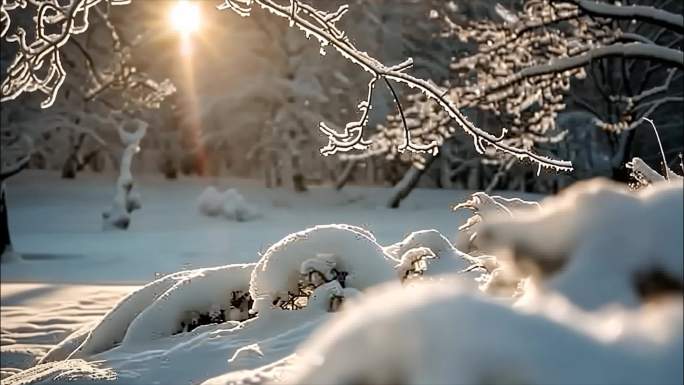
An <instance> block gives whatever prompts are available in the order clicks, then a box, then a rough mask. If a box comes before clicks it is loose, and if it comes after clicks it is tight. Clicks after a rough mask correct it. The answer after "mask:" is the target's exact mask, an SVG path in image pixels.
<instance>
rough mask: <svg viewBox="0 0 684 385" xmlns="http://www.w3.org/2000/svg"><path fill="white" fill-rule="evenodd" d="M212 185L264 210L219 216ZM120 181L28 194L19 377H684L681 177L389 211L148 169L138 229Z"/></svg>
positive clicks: (6, 327)
mask: <svg viewBox="0 0 684 385" xmlns="http://www.w3.org/2000/svg"><path fill="white" fill-rule="evenodd" d="M210 184H212V185H216V187H217V190H218V191H225V190H226V189H227V188H236V189H237V191H239V193H240V195H241V197H242V198H240V199H238V200H235V199H230V203H231V206H230V208H231V210H232V208H235V202H238V201H239V203H240V205H243V204H245V203H248V204H250V205H253V206H252V207H253V208H254V210H255V211H258V212H259V216H257V217H255V218H253V220H252V221H245V222H236V221H232V220H230V219H231V218H232V219H235V218H234V217H232V216H231V215H219V216H214V217H211V216H206V215H205V214H207V210H206V206H203V203H207V201H205V200H204V199H203V200H201V201H200V202H198V201H197V197H198V196H199V195H200V194H202V192H203V191H205V194H202V195H203V196H204V198H206V195H207V194H206V191H207V190H205V188H206V186H208V185H210ZM48 186H49V187H48ZM110 186H111V184H109V183H107V178H103V177H101V176H84V177H82V178H81V179H80V180H79V181H76V182H65V181H62V180H59V179H58V178H57V177H56V176H54V175H47V174H33V175H30V174H29V175H24V176H22V179H18V180H16V181H15V183H14V184H13V185H11V186H10V194H11V195H10V218H11V221H12V230H13V233H14V239H15V244H16V245H15V246H16V249H17V250H18V251H19V253H20V254H23V258H21V259H17V260H13V261H10V262H5V263H3V272H2V279H3V283H2V289H3V290H2V291H3V293H2V304H3V311H2V329H3V330H2V345H3V346H2V352H3V354H2V358H3V360H2V361H3V364H2V367H3V376H6V375H9V374H12V373H16V374H14V375H12V376H9V377H5V378H4V381H3V385H18V384H66V383H69V384H86V383H87V384H93V383H95V384H106V383H115V384H125V385H135V384H169V385H175V384H203V385H225V384H261V383H274V382H275V383H297V384H310V383H316V384H340V385H342V384H350V383H366V384H391V383H405V384H424V383H429V384H453V383H458V384H461V383H462V384H470V383H478V384H481V383H530V384H548V383H578V384H579V383H582V384H590V383H591V384H597V383H602V384H614V383H631V384H642V383H653V384H670V383H682V381H683V378H682V359H683V358H684V348H683V338H682V337H683V334H684V333H682V297H681V295H682V286H683V284H684V277H683V275H684V256H683V254H684V252H683V245H682V237H681V234H682V232H683V231H684V224H683V222H684V220H683V218H682V215H681V214H682V213H683V211H684V209H683V207H682V186H681V181H679V180H678V181H675V182H672V183H667V182H662V183H660V184H657V185H655V186H653V187H646V188H644V189H643V190H642V191H640V192H632V191H628V190H627V189H626V187H625V186H623V185H617V184H613V183H608V182H606V181H591V182H583V183H578V184H577V185H575V186H573V187H571V188H569V189H567V190H566V191H564V192H563V193H562V194H560V195H559V196H557V197H550V198H547V199H544V200H543V201H542V202H541V205H540V206H537V205H533V204H529V203H524V202H520V201H511V200H506V199H503V198H501V197H489V196H486V195H476V196H470V195H469V194H466V193H464V192H461V193H455V192H453V191H428V190H419V191H416V193H415V194H413V195H412V196H411V198H410V199H409V200H408V201H407V202H406V204H405V205H404V207H403V208H402V209H400V210H387V209H384V208H382V203H383V202H384V200H385V199H386V196H387V194H388V190H387V189H381V188H350V189H348V190H346V191H343V192H334V191H331V190H330V189H328V188H324V187H321V188H314V189H312V191H310V192H308V193H306V194H302V195H297V194H293V193H289V192H287V191H284V190H267V189H264V188H261V187H259V186H258V184H255V183H250V182H249V181H237V180H231V181H225V180H224V181H210V180H196V179H188V180H181V181H177V182H167V181H163V180H161V179H155V178H142V179H140V183H139V186H140V190H141V192H142V197H143V210H141V211H136V212H135V213H134V214H133V218H132V220H133V222H132V225H131V227H130V229H129V231H128V232H119V231H105V232H103V231H102V230H101V229H100V227H99V226H101V221H100V218H99V216H98V214H99V212H100V211H101V207H102V206H101V203H100V199H101V197H103V198H102V199H104V200H105V201H106V196H107V195H108V194H107V193H108V192H109V191H110V190H109V189H108V187H110ZM209 195H211V196H213V197H219V198H221V199H218V200H216V199H210V200H211V201H217V202H219V201H220V202H219V203H221V202H223V200H224V199H223V198H222V197H220V196H219V195H221V194H216V193H215V192H211V194H209ZM228 195H230V196H231V197H235V196H237V195H236V194H235V193H233V192H231V193H230V194H228ZM228 195H226V196H228ZM13 197H14V198H13ZM464 201H468V203H467V204H466V205H465V207H466V208H469V209H471V210H473V214H474V215H473V216H472V217H471V218H470V219H469V220H468V224H467V226H465V227H462V229H463V231H462V233H461V234H460V236H457V230H456V229H457V228H458V227H459V225H461V224H462V223H464V221H465V219H466V218H465V217H464V215H466V214H467V211H465V210H462V211H460V212H458V213H453V212H451V211H450V210H449V206H450V205H451V204H453V203H457V202H464ZM210 203H211V202H210ZM198 206H199V207H198ZM216 207H221V204H219V205H217V206H216ZM200 208H202V209H201V210H200ZM210 211H211V210H210ZM219 211H220V210H219ZM231 212H232V211H231ZM327 223H346V224H345V225H322V224H327ZM429 229H434V230H429ZM419 230H423V231H419ZM426 230H427V231H426ZM464 234H465V235H466V236H465V238H464V237H463V235H464ZM451 241H453V242H456V244H457V245H459V248H461V249H463V250H464V251H468V252H470V253H471V255H468V254H464V253H463V252H462V251H461V250H458V249H457V248H455V247H454V246H453V245H452V243H451ZM209 266H216V267H213V268H208V267H209ZM167 273H171V274H168V275H166V274H167ZM20 281H24V282H26V281H32V282H39V283H18V282H20ZM150 281H152V282H150ZM56 282H68V283H67V284H64V283H62V284H59V283H56ZM85 282H88V283H90V285H83V284H82V283H85ZM148 282H149V283H148ZM77 283H81V284H77ZM123 283H128V284H136V285H137V286H133V287H131V286H128V287H125V286H117V285H122V284H123ZM107 284H109V286H107ZM126 292H127V293H128V295H126V296H125V298H123V299H122V300H120V301H118V302H117V299H118V298H121V297H122V295H123V294H124V293H126ZM46 313H48V314H46ZM69 331H74V333H69ZM48 349H50V350H49V351H48ZM46 351H47V353H46ZM33 364H37V365H36V366H33V367H31V368H29V369H27V370H24V371H21V372H18V371H19V369H22V368H26V367H29V366H32V365H33ZM17 372H18V373H17Z"/></svg>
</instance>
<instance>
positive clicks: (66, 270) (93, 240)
mask: <svg viewBox="0 0 684 385" xmlns="http://www.w3.org/2000/svg"><path fill="white" fill-rule="evenodd" d="M114 182H115V176H107V175H99V174H79V175H78V178H77V179H76V180H64V179H62V178H60V177H59V174H58V173H54V172H43V171H26V172H24V173H22V174H20V175H18V176H17V177H15V178H13V179H11V180H10V182H9V184H8V189H7V190H8V191H7V193H8V202H9V215H10V231H11V235H12V240H13V244H14V248H15V250H16V251H17V252H19V253H20V254H22V255H23V257H22V259H21V260H14V261H10V262H7V263H3V264H2V269H0V271H1V274H2V286H1V289H2V290H1V293H2V368H3V370H4V371H5V372H3V377H5V376H6V375H8V374H10V373H13V372H16V371H17V370H18V369H24V368H27V367H30V366H32V365H33V364H35V361H36V360H37V359H38V358H40V357H41V356H42V355H43V354H45V352H47V350H49V349H50V348H51V347H52V346H54V345H56V344H57V343H59V342H60V341H61V340H63V339H64V338H65V337H66V336H67V335H68V334H70V333H71V332H73V331H75V330H76V329H78V328H79V327H81V326H83V325H86V324H88V323H90V322H92V321H93V320H96V319H98V318H99V317H101V316H102V315H104V313H105V312H106V311H107V310H109V309H110V308H112V307H113V305H114V304H115V303H116V302H117V301H118V300H119V299H120V298H121V297H122V296H123V295H125V294H127V293H129V292H130V291H132V290H133V289H135V288H136V287H138V286H139V285H143V284H146V283H148V282H150V281H152V280H154V279H156V278H159V277H160V276H161V275H164V274H167V273H172V272H176V271H179V270H186V269H191V268H197V267H210V266H219V265H226V264H231V263H244V262H256V261H257V260H258V259H259V257H260V254H262V253H263V252H264V251H265V250H266V249H267V248H268V247H269V246H271V245H272V244H273V243H275V242H277V241H278V240H280V239H281V238H283V237H285V236H286V235H288V234H290V233H292V232H296V231H300V230H303V229H305V228H308V227H311V226H314V225H317V224H325V223H347V224H352V225H358V226H362V227H364V228H367V229H369V230H371V231H373V233H374V235H375V236H376V237H377V238H378V240H379V241H381V243H383V244H389V243H393V242H396V241H398V240H400V239H402V238H403V237H404V236H405V235H406V234H408V233H410V232H412V231H415V230H418V229H431V228H435V229H438V230H440V231H441V232H443V233H444V234H452V233H455V229H456V228H457V227H458V225H459V224H460V222H462V221H463V216H462V214H461V213H452V212H450V210H449V206H450V205H451V204H453V203H455V202H458V201H460V200H461V199H463V198H464V197H466V196H467V193H466V192H459V193H455V192H453V191H439V190H421V189H419V190H416V191H415V192H414V193H413V194H412V195H411V196H410V197H409V198H408V199H407V200H406V202H405V203H404V204H403V206H402V208H401V209H400V210H390V209H386V208H384V202H385V200H386V199H387V197H388V196H389V189H387V188H369V187H354V186H352V187H348V188H346V189H345V190H343V191H339V192H338V191H335V190H334V189H332V188H329V187H312V188H311V189H310V191H308V192H306V193H304V194H296V193H293V192H291V191H289V190H287V189H266V188H264V187H263V186H262V184H261V183H260V182H259V181H250V180H239V179H213V178H212V179H210V178H204V179H203V178H181V179H179V180H176V181H168V180H165V179H163V178H161V177H157V176H138V177H136V183H137V188H138V189H139V191H140V193H141V196H142V205H143V207H142V209H141V210H140V211H136V212H134V213H133V214H132V222H131V226H130V228H129V229H128V230H127V231H103V230H102V218H101V213H102V211H104V210H105V209H106V208H107V207H108V205H109V204H110V200H111V196H112V192H113V189H114ZM208 186H216V187H218V188H219V189H221V190H223V189H226V188H237V189H238V191H239V192H240V193H241V194H243V196H244V197H245V199H247V201H248V202H249V203H250V204H252V205H254V207H256V208H257V209H258V211H259V213H260V217H258V218H256V219H254V220H251V221H245V222H236V221H231V220H226V219H225V218H223V217H220V216H219V217H213V218H212V217H207V216H205V215H203V214H202V212H201V211H200V210H199V209H198V203H199V202H198V199H199V197H200V195H201V193H202V192H203V191H204V190H205V189H206V188H207V187H208ZM131 285H138V286H131Z"/></svg>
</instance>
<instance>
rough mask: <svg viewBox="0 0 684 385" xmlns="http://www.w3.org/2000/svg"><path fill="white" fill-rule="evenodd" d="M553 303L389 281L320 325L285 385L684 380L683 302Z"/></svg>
mask: <svg viewBox="0 0 684 385" xmlns="http://www.w3.org/2000/svg"><path fill="white" fill-rule="evenodd" d="M552 305H553V306H547V307H542V308H540V309H538V310H535V311H532V310H524V311H523V310H520V309H516V308H511V307H510V306H508V305H506V304H504V303H500V302H496V301H494V300H492V299H489V298H486V297H483V296H481V295H475V294H473V293H472V292H471V291H470V290H467V289H463V288H462V287H461V285H460V282H459V280H458V279H456V278H454V279H453V280H451V281H440V282H431V283H418V284H416V285H413V286H411V287H406V286H403V287H402V286H399V285H396V284H393V285H388V286H386V287H384V288H381V289H378V290H376V292H375V293H373V294H369V296H368V297H366V298H364V299H363V300H362V301H361V302H360V303H357V304H354V305H352V307H350V308H349V309H348V311H346V312H343V313H341V314H340V316H339V317H336V318H334V319H332V320H331V321H330V322H329V323H327V324H325V325H324V326H323V327H321V328H320V329H318V331H317V332H316V333H315V334H314V335H313V336H312V337H311V338H310V339H309V340H308V341H307V343H305V344H304V345H303V347H302V348H301V349H300V351H298V353H297V355H298V357H300V359H299V360H298V365H297V366H296V368H295V369H294V371H293V372H290V373H289V374H288V375H287V376H286V378H285V379H284V380H282V382H281V383H294V384H351V383H363V384H395V383H401V384H484V383H528V384H552V383H558V382H559V381H562V382H563V383H573V384H589V383H593V384H595V383H602V384H643V383H651V384H665V383H678V382H679V383H681V381H682V371H681V360H682V328H681V327H682V313H681V310H682V302H681V299H679V300H674V302H673V303H669V304H667V305H663V306H662V307H659V308H657V309H651V310H650V311H644V312H636V313H632V312H628V311H614V312H611V313H595V314H591V313H585V312H583V311H581V310H580V309H577V308H575V307H573V306H572V305H570V304H567V303H565V304H562V303H559V302H554V303H553V304H552ZM561 305H563V306H561ZM554 311H556V312H558V313H562V317H559V316H558V315H554V314H549V313H552V312H554ZM578 324H582V325H584V326H579V325H578ZM445 328H446V329H445ZM590 328H591V329H592V330H593V331H592V332H590V331H588V330H587V329H590ZM360 347H363V348H360Z"/></svg>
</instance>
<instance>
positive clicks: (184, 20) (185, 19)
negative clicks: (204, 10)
mask: <svg viewBox="0 0 684 385" xmlns="http://www.w3.org/2000/svg"><path fill="white" fill-rule="evenodd" d="M200 16H201V15H200V9H199V6H198V5H197V3H192V2H190V1H188V0H179V1H178V2H177V3H176V4H175V5H174V6H173V7H172V8H171V12H170V13H169V23H171V27H173V29H175V30H176V32H178V33H180V34H181V35H184V36H187V35H190V34H192V33H194V32H197V30H198V29H199V27H200V19H201V17H200Z"/></svg>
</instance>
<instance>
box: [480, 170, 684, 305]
mask: <svg viewBox="0 0 684 385" xmlns="http://www.w3.org/2000/svg"><path fill="white" fill-rule="evenodd" d="M682 187H683V183H682V182H681V180H680V181H679V182H676V183H665V182H662V183H657V184H654V185H652V187H651V188H649V189H645V190H642V191H639V192H637V193H633V192H631V191H629V190H628V189H627V187H626V186H624V185H619V184H616V183H612V182H608V181H605V180H601V179H597V180H592V181H588V182H581V183H577V184H575V185H573V186H572V187H570V188H568V189H567V190H565V191H564V192H562V193H561V194H560V195H558V196H554V197H549V198H547V199H545V200H544V201H543V202H542V204H541V205H542V210H539V211H527V212H524V213H520V212H519V213H517V215H516V216H515V217H514V218H510V217H509V218H503V217H502V218H499V219H493V220H491V221H488V222H485V223H483V224H482V225H481V227H480V229H479V236H478V238H479V242H480V243H481V244H482V245H484V246H485V247H487V248H498V247H503V248H506V249H508V250H509V251H510V252H511V253H512V254H513V258H514V259H515V261H516V266H517V268H518V269H520V270H522V271H523V272H526V273H528V274H532V275H533V276H537V277H539V278H540V279H541V280H542V281H543V283H542V284H543V286H545V287H546V289H547V290H553V291H557V292H559V293H561V294H563V295H565V296H567V297H568V298H569V299H570V300H571V301H573V302H574V303H576V304H577V305H579V306H582V307H586V308H597V307H600V306H602V305H606V304H608V303H612V302H619V303H621V304H623V305H630V306H635V305H637V304H639V303H641V301H642V300H644V298H643V297H650V296H652V295H659V294H664V293H667V292H675V293H679V295H681V291H682V287H683V284H684V278H682V276H683V274H684V267H683V264H684V262H683V257H682V256H683V255H684V246H683V245H682V242H681V239H682V232H683V231H684V225H683V222H684V219H683V218H682V215H681V214H682V212H684V206H683V202H682V196H683V193H682Z"/></svg>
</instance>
